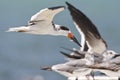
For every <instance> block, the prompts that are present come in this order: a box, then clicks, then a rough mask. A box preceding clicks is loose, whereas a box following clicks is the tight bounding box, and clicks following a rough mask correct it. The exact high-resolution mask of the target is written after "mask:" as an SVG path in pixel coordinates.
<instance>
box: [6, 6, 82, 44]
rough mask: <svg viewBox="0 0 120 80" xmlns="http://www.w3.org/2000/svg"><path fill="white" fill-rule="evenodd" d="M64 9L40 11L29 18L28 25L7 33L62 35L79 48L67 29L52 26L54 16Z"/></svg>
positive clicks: (55, 25) (10, 29)
mask: <svg viewBox="0 0 120 80" xmlns="http://www.w3.org/2000/svg"><path fill="white" fill-rule="evenodd" d="M64 9H65V7H64V6H58V7H51V8H45V9H42V10H40V11H39V12H38V13H36V14H35V15H33V16H32V17H31V19H30V21H29V22H28V25H26V26H21V27H15V28H9V30H8V31H7V32H11V31H15V32H24V33H29V34H38V35H54V36H58V35H62V36H67V37H68V38H69V39H71V40H72V41H74V42H75V43H77V44H78V45H79V46H81V45H80V43H79V42H78V41H77V39H76V38H75V37H74V35H73V34H72V33H71V31H70V30H69V29H68V28H67V27H65V26H61V25H57V24H54V22H53V18H54V16H55V15H56V14H58V13H60V12H61V11H63V10H64Z"/></svg>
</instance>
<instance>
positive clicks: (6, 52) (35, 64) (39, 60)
mask: <svg viewBox="0 0 120 80" xmlns="http://www.w3.org/2000/svg"><path fill="white" fill-rule="evenodd" d="M65 1H68V2H69V3H71V4H72V5H74V6H75V7H77V8H78V9H80V10H81V11H82V12H84V13H85V14H86V15H87V16H88V17H89V18H90V19H91V20H92V22H93V23H94V24H95V25H96V26H97V28H98V30H99V32H100V33H101V35H102V37H103V38H104V39H105V40H106V42H107V44H108V46H109V49H112V50H114V51H116V52H118V53H120V42H119V41H120V31H119V30H120V0H99V1H98V0H90V1H88V0H10V1H8V0H0V80H43V79H44V80H66V78H65V77H63V76H61V75H59V74H58V73H55V72H50V71H42V70H40V67H41V66H46V65H54V64H58V63H62V62H65V59H64V57H63V55H61V54H60V52H59V51H61V50H63V49H62V48H60V47H63V46H64V47H67V48H78V49H79V47H78V46H77V45H76V44H75V43H73V42H71V41H69V39H67V38H65V37H63V36H59V37H54V36H42V35H30V34H24V33H15V32H11V33H7V32H5V31H6V30H8V28H10V27H16V26H22V25H26V24H27V22H28V21H29V19H30V18H31V16H32V15H34V14H36V12H38V11H39V10H41V9H43V8H46V7H54V6H61V5H63V6H66V5H65ZM54 22H55V23H56V24H60V25H64V26H67V27H69V28H70V29H71V31H72V32H73V33H74V35H75V36H76V37H77V38H78V40H79V41H80V35H79V33H78V32H77V30H76V28H75V27H74V24H73V22H72V19H71V16H70V15H69V11H68V10H67V9H66V10H64V11H63V12H61V13H59V14H57V16H56V17H55V18H54Z"/></svg>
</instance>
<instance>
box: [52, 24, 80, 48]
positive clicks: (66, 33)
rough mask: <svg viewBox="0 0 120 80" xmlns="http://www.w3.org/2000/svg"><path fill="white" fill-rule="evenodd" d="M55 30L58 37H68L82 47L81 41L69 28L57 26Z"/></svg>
mask: <svg viewBox="0 0 120 80" xmlns="http://www.w3.org/2000/svg"><path fill="white" fill-rule="evenodd" d="M54 29H55V30H56V32H57V35H63V36H66V37H67V38H69V39H70V40H71V41H73V42H75V43H76V44H77V45H79V46H80V47H81V45H80V43H79V41H78V40H77V38H76V37H75V36H74V35H73V33H72V32H71V31H70V30H69V29H68V28H67V27H65V26H61V25H56V24H55V25H54Z"/></svg>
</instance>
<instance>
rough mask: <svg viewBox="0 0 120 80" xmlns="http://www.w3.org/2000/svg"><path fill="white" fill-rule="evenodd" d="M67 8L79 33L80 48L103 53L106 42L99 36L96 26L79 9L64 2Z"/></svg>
mask: <svg viewBox="0 0 120 80" xmlns="http://www.w3.org/2000/svg"><path fill="white" fill-rule="evenodd" d="M66 4H67V6H68V10H69V11H70V14H71V16H72V19H73V22H74V24H75V27H76V28H77V30H78V32H79V33H80V35H81V45H82V47H81V50H82V51H87V52H93V53H94V52H95V53H99V54H101V53H103V52H104V51H105V50H106V49H107V44H106V42H105V41H104V39H103V38H102V37H101V35H100V33H99V31H98V29H97V28H96V26H95V25H94V24H93V23H92V21H90V19H89V18H88V17H87V16H86V15H85V14H84V13H83V12H82V11H80V10H78V9H77V8H75V7H74V6H73V5H71V4H70V3H68V2H66Z"/></svg>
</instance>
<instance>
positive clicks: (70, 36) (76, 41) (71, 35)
mask: <svg viewBox="0 0 120 80" xmlns="http://www.w3.org/2000/svg"><path fill="white" fill-rule="evenodd" d="M68 38H69V39H71V40H72V41H73V42H75V43H76V44H77V45H78V46H80V47H81V44H80V43H79V42H78V40H77V38H75V36H74V35H73V34H72V33H68Z"/></svg>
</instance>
